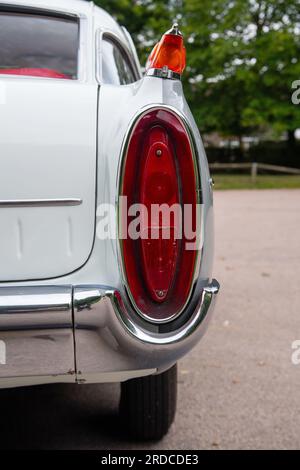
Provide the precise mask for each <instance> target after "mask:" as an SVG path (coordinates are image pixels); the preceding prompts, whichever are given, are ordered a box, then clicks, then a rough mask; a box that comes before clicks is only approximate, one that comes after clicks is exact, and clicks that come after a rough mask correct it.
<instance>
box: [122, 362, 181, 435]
mask: <svg viewBox="0 0 300 470" xmlns="http://www.w3.org/2000/svg"><path fill="white" fill-rule="evenodd" d="M176 401H177V364H175V365H174V366H173V367H171V369H169V370H167V371H165V372H163V373H162V374H158V375H150V376H147V377H141V378H138V379H132V380H128V381H127V382H123V383H122V385H121V400H120V417H121V419H122V423H123V427H124V431H125V432H126V433H130V435H131V437H133V438H135V439H139V440H159V439H161V438H162V437H163V436H164V435H165V434H166V433H167V432H168V430H169V428H170V426H171V424H172V422H173V420H174V417H175V413H176Z"/></svg>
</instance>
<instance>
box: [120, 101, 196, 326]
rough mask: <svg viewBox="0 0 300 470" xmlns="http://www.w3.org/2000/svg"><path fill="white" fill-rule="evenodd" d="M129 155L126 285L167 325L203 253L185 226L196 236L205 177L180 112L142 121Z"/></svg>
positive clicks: (124, 176)
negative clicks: (192, 246)
mask: <svg viewBox="0 0 300 470" xmlns="http://www.w3.org/2000/svg"><path fill="white" fill-rule="evenodd" d="M125 152H126V154H125V155H124V160H123V166H122V172H121V176H120V196H122V197H126V198H127V204H126V208H127V209H128V212H127V209H126V212H125V211H123V210H122V208H121V214H120V216H121V218H120V223H121V224H122V233H123V237H124V226H125V237H124V238H123V239H121V240H120V245H121V253H122V263H123V269H124V276H125V278H126V279H125V281H126V287H127V291H128V294H129V297H130V299H131V301H132V303H133V305H134V307H135V308H136V310H137V311H138V312H139V313H140V314H141V315H142V316H144V317H145V318H147V319H149V320H152V321H156V322H157V321H158V322H164V321H167V320H170V319H172V318H175V316H177V315H178V314H179V313H180V312H181V311H182V310H183V308H184V307H185V305H186V302H187V300H188V298H189V295H190V293H191V289H192V285H193V280H194V274H195V265H196V259H197V254H198V251H197V249H189V246H190V245H189V244H190V243H191V242H193V241H194V243H196V236H195V239H194V240H193V239H192V240H191V239H190V238H189V237H188V236H187V234H186V230H185V227H184V223H189V224H190V226H191V227H190V228H191V229H192V230H191V231H192V233H196V227H197V209H198V208H197V202H198V201H197V198H198V194H197V190H198V180H199V179H198V171H197V164H196V163H195V159H194V154H193V147H192V142H191V140H190V137H189V134H188V132H187V130H186V127H185V125H184V123H183V122H182V120H181V118H180V117H179V116H178V115H177V114H175V112H172V111H170V110H168V109H165V108H155V109H152V110H150V111H148V112H145V113H144V114H143V115H142V116H141V117H140V118H139V119H138V121H137V123H136V124H135V126H134V128H133V130H132V131H131V134H130V136H129V140H128V144H127V148H126V150H125ZM137 205H138V206H137ZM187 206H189V214H188V216H189V217H187V216H186V214H185V208H186V207H187ZM139 207H141V209H139ZM130 208H138V209H137V210H133V211H131V209H130ZM137 219H138V221H137ZM132 226H133V227H135V228H138V233H139V236H138V237H137V236H132V233H131V227H132Z"/></svg>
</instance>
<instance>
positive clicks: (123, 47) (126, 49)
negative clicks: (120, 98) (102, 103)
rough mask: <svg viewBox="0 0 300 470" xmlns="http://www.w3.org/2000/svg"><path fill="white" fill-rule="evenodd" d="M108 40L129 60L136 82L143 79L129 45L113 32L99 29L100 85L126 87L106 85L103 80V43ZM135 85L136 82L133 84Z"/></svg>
mask: <svg viewBox="0 0 300 470" xmlns="http://www.w3.org/2000/svg"><path fill="white" fill-rule="evenodd" d="M105 38H107V39H108V40H110V41H112V42H113V43H115V44H116V45H117V47H119V48H120V50H121V52H122V53H123V54H124V55H125V57H126V58H127V59H128V62H129V64H130V67H131V69H132V72H133V75H134V76H135V79H136V81H137V80H139V79H140V78H141V74H140V71H139V70H138V67H137V64H136V62H135V59H134V56H133V53H132V51H131V50H130V48H129V46H128V44H127V43H126V42H125V41H124V42H123V41H122V40H121V39H120V37H119V36H118V35H117V34H116V33H115V32H114V31H111V30H108V29H102V28H98V29H97V31H96V47H95V53H96V60H95V63H96V80H97V82H98V83H99V85H113V86H125V85H115V84H113V83H104V82H103V80H102V41H103V40H105ZM132 83H134V82H132Z"/></svg>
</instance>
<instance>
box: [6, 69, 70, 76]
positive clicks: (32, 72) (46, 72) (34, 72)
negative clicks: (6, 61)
mask: <svg viewBox="0 0 300 470" xmlns="http://www.w3.org/2000/svg"><path fill="white" fill-rule="evenodd" d="M0 74H2V75H27V76H30V77H46V78H64V79H70V78H71V77H70V76H68V75H65V74H64V73H60V72H57V71H56V70H51V69H37V68H36V69H35V68H21V69H0Z"/></svg>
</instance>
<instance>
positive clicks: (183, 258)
mask: <svg viewBox="0 0 300 470" xmlns="http://www.w3.org/2000/svg"><path fill="white" fill-rule="evenodd" d="M12 3H13V8H9V9H7V8H6V9H5V8H4V7H3V8H1V11H0V21H1V19H2V20H3V18H4V20H5V22H4V20H3V24H5V25H6V28H7V31H6V32H7V34H8V32H9V31H11V29H10V26H9V24H8V19H11V21H13V20H16V19H19V18H20V15H23V20H24V15H25V16H26V18H25V19H26V21H29V19H28V16H29V17H30V18H31V21H32V19H33V20H34V26H35V27H36V25H37V24H38V20H40V21H42V22H44V23H46V24H48V26H49V24H50V26H51V27H49V28H50V29H51V28H52V26H53V27H55V25H54V24H52V23H50V20H51V18H52V19H53V17H54V19H55V20H56V21H60V22H63V21H65V23H66V22H67V25H68V26H70V25H69V23H71V26H70V30H71V31H73V44H74V40H76V41H78V43H77V46H76V47H78V50H79V54H78V56H77V58H78V64H77V68H76V73H74V72H73V75H72V72H70V75H69V77H67V78H66V77H62V76H60V77H58V76H57V75H56V76H54V75H53V74H54V73H56V74H57V73H59V74H63V75H66V76H68V73H67V72H68V71H67V70H66V69H62V70H60V69H59V67H57V65H56V66H55V67H54V69H53V62H52V65H51V64H49V63H48V64H47V65H45V64H44V63H43V64H42V65H39V64H38V65H39V67H37V64H35V63H29V64H26V67H24V66H22V67H20V66H19V69H20V68H22V69H23V70H21V71H20V70H19V72H16V64H8V63H7V62H6V63H5V69H6V72H4V73H2V75H0V87H1V88H0V98H1V96H2V102H1V100H0V103H2V111H4V113H1V115H0V120H1V127H2V129H5V134H4V133H2V137H1V140H0V147H1V167H2V171H1V175H0V178H1V181H2V184H1V189H0V192H1V194H0V223H1V232H2V235H1V247H0V259H1V263H0V276H1V278H0V281H1V284H0V340H1V341H2V343H1V344H4V345H5V348H6V350H5V359H6V360H5V364H2V365H0V386H2V387H3V386H5V387H7V386H18V385H32V384H35V383H49V382H77V383H80V384H84V383H103V382H122V383H123V385H122V397H121V406H120V409H121V412H122V416H123V418H124V419H125V420H127V422H128V420H129V422H130V423H131V424H130V428H131V430H132V432H133V433H135V434H138V435H139V436H140V437H144V438H159V437H161V436H162V435H163V434H164V433H165V432H166V431H167V429H168V428H169V426H170V424H171V422H172V420H173V417H174V413H175V404H176V362H177V361H178V360H179V359H180V358H181V357H182V356H183V355H185V354H186V353H187V352H188V351H189V350H190V349H191V348H192V347H193V346H194V345H195V344H196V343H197V342H198V341H199V339H200V338H201V336H202V335H203V333H204V332H205V330H206V328H207V325H208V322H209V319H210V316H211V313H212V310H213V306H214V302H215V298H216V294H217V293H218V290H219V285H218V283H217V281H215V280H212V278H211V275H212V262H213V201H212V184H211V178H210V175H209V169H208V164H207V160H206V156H205V151H204V148H203V145H202V142H201V138H200V135H199V131H198V129H197V126H196V124H195V121H194V119H193V117H192V115H191V112H190V110H189V107H188V105H187V103H186V101H185V98H184V93H183V89H182V84H181V81H180V74H181V72H182V70H181V69H179V70H178V68H177V66H178V60H177V62H176V60H175V59H174V57H175V58H176V57H177V58H178V57H179V59H180V60H179V62H180V64H179V66H180V67H181V66H182V60H183V55H182V54H183V53H184V52H183V43H182V38H181V36H180V35H179V32H178V29H176V32H174V30H173V31H170V32H168V34H167V35H165V36H164V39H163V40H162V42H161V44H160V46H159V47H158V48H156V51H155V54H154V57H153V56H152V57H151V58H150V59H151V61H150V62H151V63H150V65H149V64H148V71H147V73H146V74H145V76H143V77H141V72H140V68H139V64H138V61H137V56H136V53H135V50H134V48H133V45H132V41H131V40H130V37H129V36H128V33H126V32H125V31H124V30H122V29H121V28H120V27H119V26H118V25H117V24H116V23H115V22H114V20H113V19H112V18H111V17H110V16H109V15H107V14H106V13H105V12H103V11H102V10H100V9H98V8H96V7H93V6H92V5H90V4H88V3H86V2H74V1H71V0H70V1H69V2H66V4H67V3H68V5H69V6H68V8H67V7H66V6H65V5H62V6H60V7H59V6H57V7H55V8H54V7H53V10H51V14H49V11H48V10H49V9H48V7H47V8H46V5H45V2H43V1H42V0H39V1H38V0H36V3H37V5H36V6H35V7H34V8H33V10H31V11H30V12H28V10H26V11H25V10H24V7H23V6H22V3H21V2H17V1H14V2H12ZM79 4H80V7H78V5H79ZM75 7H76V8H75ZM12 10H13V11H12ZM41 17H42V18H41ZM47 21H48V23H47ZM23 24H24V23H23ZM56 26H57V24H56ZM76 27H77V28H78V35H76V34H77V33H76V34H75V36H74V31H75V30H76ZM58 29H59V28H58ZM64 31H66V29H64ZM23 34H24V35H25V37H26V34H28V32H27V33H26V31H24V32H23ZM49 34H50V33H49ZM64 34H65V33H64ZM171 36H176V38H175V39H174V38H172V37H171ZM177 36H178V37H177ZM179 36H180V37H179ZM42 37H43V38H44V40H45V36H44V35H42ZM69 39H70V38H69ZM13 40H16V39H15V37H13ZM48 40H49V37H48ZM166 42H167V43H168V44H167V47H165V46H166ZM170 44H171V46H170ZM32 47H33V48H34V47H35V48H36V46H34V45H32ZM55 47H56V46H55V44H53V54H52V55H53V56H55V53H54V51H55ZM0 48H1V47H0ZM71 49H72V47H71ZM179 49H180V50H179ZM161 50H163V51H162V52H163V53H161ZM159 51H160V52H159ZM178 51H179V53H180V54H181V55H179V56H178ZM68 53H70V50H68ZM5 54H6V57H7V56H9V53H8V52H7V51H6V52H5ZM5 54H4V53H3V57H5ZM37 56H38V50H36V52H35V57H37ZM95 58H96V60H95ZM27 59H28V60H29V62H30V61H32V58H28V54H27ZM73 59H74V56H73ZM3 60H4V59H3ZM52 60H53V59H52ZM161 60H163V64H161V63H160V62H159V61H161ZM174 60H175V61H174ZM174 64H175V65H174ZM17 65H18V64H17ZM29 65H30V67H29ZM69 65H70V62H69ZM174 67H175V68H174ZM180 67H179V68H180ZM28 68H30V70H31V75H30V74H29V73H28V70H27V71H26V70H24V69H28ZM57 68H58V69H59V70H57ZM37 69H39V71H37ZM41 70H42V72H41ZM45 70H46V72H45ZM49 70H50V71H49ZM18 73H20V76H19V75H18ZM41 73H43V74H45V73H46V74H48V76H47V77H45V76H41ZM32 74H34V75H32ZM1 90H2V95H1ZM3 97H4V98H3ZM0 109H1V104H0ZM146 397H147V398H146ZM161 416H164V418H163V419H161V418H158V417H161Z"/></svg>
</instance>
